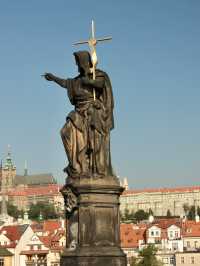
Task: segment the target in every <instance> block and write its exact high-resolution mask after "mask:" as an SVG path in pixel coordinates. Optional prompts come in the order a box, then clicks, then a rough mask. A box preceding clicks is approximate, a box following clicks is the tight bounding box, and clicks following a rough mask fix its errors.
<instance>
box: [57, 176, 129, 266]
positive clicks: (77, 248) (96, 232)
mask: <svg viewBox="0 0 200 266" xmlns="http://www.w3.org/2000/svg"><path fill="white" fill-rule="evenodd" d="M122 191H123V188H122V187H120V185H119V181H118V179H117V178H116V177H106V178H94V177H90V178H87V177H80V178H77V179H73V180H70V179H69V178H68V180H67V183H66V185H65V186H64V187H63V189H62V191H61V192H62V194H63V196H64V198H65V204H66V212H67V214H68V221H67V245H66V249H65V250H64V253H63V254H62V257H61V263H60V265H61V266H67V265H70V266H105V265H109V266H126V265H127V262H126V256H125V254H124V253H123V251H122V250H121V248H120V221H119V197H120V194H121V193H122Z"/></svg>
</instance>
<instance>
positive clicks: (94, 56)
mask: <svg viewBox="0 0 200 266" xmlns="http://www.w3.org/2000/svg"><path fill="white" fill-rule="evenodd" d="M91 31H92V32H91V38H90V39H89V40H87V41H79V42H76V43H74V45H79V44H86V43H87V44H88V45H89V47H90V55H91V60H92V77H93V80H95V78H96V76H95V69H96V65H97V63H98V60H97V53H96V45H97V43H98V42H104V41H109V40H111V39H112V37H111V36H109V37H104V38H100V39H96V38H95V26H94V21H93V20H92V30H91ZM93 97H94V101H95V100H96V93H95V89H93Z"/></svg>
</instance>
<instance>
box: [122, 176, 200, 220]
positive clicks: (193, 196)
mask: <svg viewBox="0 0 200 266" xmlns="http://www.w3.org/2000/svg"><path fill="white" fill-rule="evenodd" d="M122 185H123V186H124V188H125V191H124V193H123V194H122V196H121V197H120V203H121V205H120V209H121V212H122V213H123V212H124V211H125V209H128V210H129V211H130V212H131V211H134V212H136V211H137V210H139V209H142V210H144V211H149V210H150V209H151V210H152V211H153V213H154V215H155V216H166V214H167V211H168V210H170V212H171V214H172V215H174V216H184V215H185V211H184V206H193V205H194V206H195V207H196V208H197V207H198V206H200V186H191V187H175V188H159V189H138V190H137V189H128V182H127V179H125V180H124V181H123V183H122Z"/></svg>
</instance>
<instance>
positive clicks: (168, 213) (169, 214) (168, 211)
mask: <svg viewBox="0 0 200 266" xmlns="http://www.w3.org/2000/svg"><path fill="white" fill-rule="evenodd" d="M170 217H172V214H171V211H170V210H169V209H168V210H167V218H170Z"/></svg>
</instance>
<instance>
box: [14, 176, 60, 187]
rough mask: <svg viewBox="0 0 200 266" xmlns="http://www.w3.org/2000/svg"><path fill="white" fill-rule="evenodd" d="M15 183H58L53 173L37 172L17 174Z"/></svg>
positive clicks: (31, 184) (30, 184)
mask: <svg viewBox="0 0 200 266" xmlns="http://www.w3.org/2000/svg"><path fill="white" fill-rule="evenodd" d="M14 184H15V185H16V186H17V185H21V184H22V185H29V186H33V185H47V184H56V180H55V179H54V177H53V175H52V174H51V173H47V174H37V175H27V176H24V175H16V177H15V179H14Z"/></svg>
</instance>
